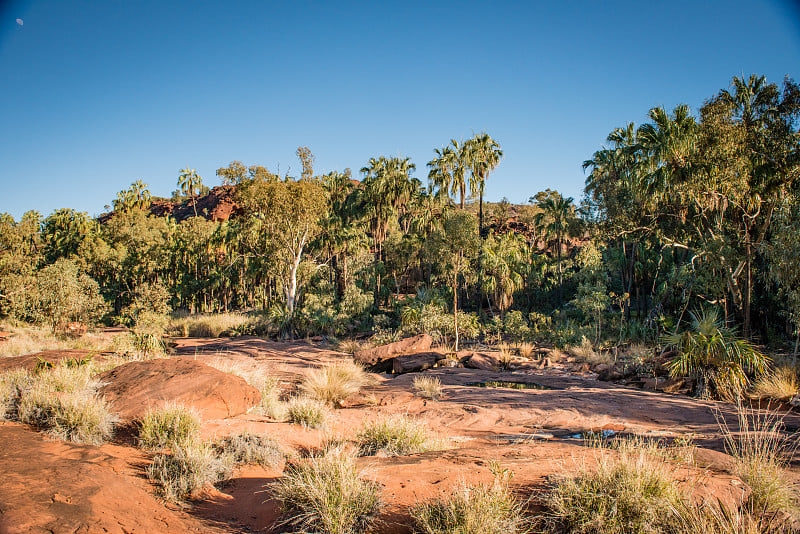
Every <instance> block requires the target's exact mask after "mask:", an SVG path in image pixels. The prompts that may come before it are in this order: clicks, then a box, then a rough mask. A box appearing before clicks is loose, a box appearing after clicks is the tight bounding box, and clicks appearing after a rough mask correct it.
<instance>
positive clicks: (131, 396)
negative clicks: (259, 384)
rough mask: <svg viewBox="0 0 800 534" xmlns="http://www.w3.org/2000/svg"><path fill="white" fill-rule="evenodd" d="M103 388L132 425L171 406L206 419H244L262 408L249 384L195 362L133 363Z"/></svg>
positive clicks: (107, 378)
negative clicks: (154, 409) (154, 408)
mask: <svg viewBox="0 0 800 534" xmlns="http://www.w3.org/2000/svg"><path fill="white" fill-rule="evenodd" d="M100 382H102V383H105V385H104V386H103V387H102V388H101V389H100V393H101V394H102V395H103V396H104V397H105V399H106V400H107V401H109V402H110V403H111V409H112V411H114V412H115V413H117V414H118V415H119V416H120V417H121V419H122V420H123V421H126V422H130V421H133V420H135V419H137V418H139V417H141V416H142V415H144V414H145V413H146V412H147V410H148V409H149V408H150V407H151V406H158V405H163V404H165V403H168V402H175V403H179V404H182V405H184V406H187V407H190V408H194V409H195V410H197V412H198V413H199V414H200V415H201V417H202V418H204V419H222V418H225V417H232V416H235V415H239V414H242V413H244V412H246V411H247V410H249V409H250V408H252V407H253V406H255V405H257V404H258V403H259V402H261V393H260V392H259V391H258V390H257V389H256V388H254V387H253V386H251V385H249V384H248V383H247V382H245V381H244V379H243V378H240V377H238V376H234V375H232V374H230V373H224V372H222V371H220V370H218V369H215V368H213V367H210V366H208V365H205V364H203V363H200V362H197V361H194V360H185V359H159V360H148V361H143V362H130V363H126V364H124V365H120V366H119V367H116V368H114V369H111V370H110V371H107V372H105V373H103V374H102V375H100Z"/></svg>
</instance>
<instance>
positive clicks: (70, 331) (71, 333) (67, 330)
mask: <svg viewBox="0 0 800 534" xmlns="http://www.w3.org/2000/svg"><path fill="white" fill-rule="evenodd" d="M57 330H58V332H59V333H60V334H61V335H63V336H66V337H68V338H71V339H78V338H79V337H81V336H82V335H83V334H85V333H86V330H87V327H86V325H85V324H83V323H79V322H72V323H62V324H60V325H58V328H57Z"/></svg>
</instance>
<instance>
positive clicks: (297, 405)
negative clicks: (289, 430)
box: [286, 397, 330, 428]
mask: <svg viewBox="0 0 800 534" xmlns="http://www.w3.org/2000/svg"><path fill="white" fill-rule="evenodd" d="M286 414H287V416H288V418H289V422H290V423H294V424H298V425H303V426H304V427H305V428H319V427H321V426H323V425H324V424H325V421H327V420H328V417H329V415H330V414H329V412H328V407H327V406H326V405H325V404H324V403H322V402H320V401H318V400H317V399H310V398H308V397H295V398H293V399H291V400H289V402H287V403H286Z"/></svg>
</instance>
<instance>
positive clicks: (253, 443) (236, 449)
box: [217, 430, 284, 467]
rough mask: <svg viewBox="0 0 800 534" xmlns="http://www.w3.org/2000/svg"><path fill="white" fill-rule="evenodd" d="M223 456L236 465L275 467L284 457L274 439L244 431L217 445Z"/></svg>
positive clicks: (226, 438)
mask: <svg viewBox="0 0 800 534" xmlns="http://www.w3.org/2000/svg"><path fill="white" fill-rule="evenodd" d="M217 450H218V451H219V453H220V455H221V456H224V457H227V458H230V459H231V461H232V462H233V464H234V465H236V466H239V465H248V464H259V465H263V466H264V467H274V466H275V465H277V464H278V463H279V462H280V461H281V460H282V459H283V457H284V454H283V451H282V450H281V447H280V445H279V444H278V442H277V441H275V440H274V439H272V438H270V437H268V436H263V435H259V434H253V433H251V432H248V431H246V430H245V431H244V432H242V433H241V434H235V435H232V436H226V437H224V438H222V439H221V440H220V441H219V442H218V443H217Z"/></svg>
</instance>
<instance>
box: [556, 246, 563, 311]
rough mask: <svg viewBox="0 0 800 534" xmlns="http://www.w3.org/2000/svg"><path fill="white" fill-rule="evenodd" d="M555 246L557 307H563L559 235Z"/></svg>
mask: <svg viewBox="0 0 800 534" xmlns="http://www.w3.org/2000/svg"><path fill="white" fill-rule="evenodd" d="M556 241H557V242H556V246H557V247H558V305H559V307H562V308H563V307H564V286H563V285H562V280H561V234H558V238H557V239H556Z"/></svg>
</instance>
